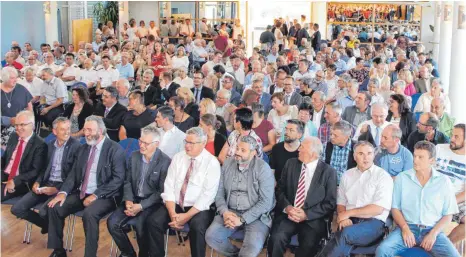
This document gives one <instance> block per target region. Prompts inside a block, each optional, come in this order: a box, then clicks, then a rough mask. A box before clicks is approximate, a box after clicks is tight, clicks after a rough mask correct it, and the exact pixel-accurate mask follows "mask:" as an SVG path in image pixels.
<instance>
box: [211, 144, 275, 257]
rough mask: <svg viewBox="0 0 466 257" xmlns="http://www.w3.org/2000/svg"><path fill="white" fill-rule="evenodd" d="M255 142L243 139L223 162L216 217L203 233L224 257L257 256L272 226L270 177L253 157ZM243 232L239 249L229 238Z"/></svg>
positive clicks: (273, 201)
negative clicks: (240, 231)
mask: <svg viewBox="0 0 466 257" xmlns="http://www.w3.org/2000/svg"><path fill="white" fill-rule="evenodd" d="M256 147H257V146H256V140H255V139H254V138H253V137H251V136H244V137H242V138H241V139H240V142H239V143H238V146H237V151H236V154H235V158H234V159H233V158H229V159H227V160H226V161H225V163H224V164H223V168H222V175H221V177H220V184H219V187H218V192H217V196H216V197H215V204H216V206H217V211H218V213H219V215H217V216H215V219H214V221H213V222H212V224H211V225H210V227H209V228H208V229H207V232H206V242H207V244H208V245H209V246H210V247H212V248H213V249H215V250H216V251H217V252H219V253H220V254H222V255H224V256H238V255H239V256H258V255H259V254H260V252H261V250H262V247H263V246H264V242H265V240H266V239H267V236H268V234H269V230H270V227H271V226H272V218H271V216H270V211H271V210H272V209H273V207H274V203H275V199H274V186H275V185H274V182H275V180H274V177H273V173H272V170H271V169H270V167H269V165H268V164H267V163H265V162H264V161H263V160H262V159H260V158H257V157H256V151H255V149H256ZM239 229H243V230H244V231H245V237H244V240H243V245H242V247H241V249H238V248H237V247H236V246H234V245H233V244H231V242H230V241H229V239H228V238H229V237H230V236H231V235H232V234H233V233H235V232H236V231H237V230H239Z"/></svg>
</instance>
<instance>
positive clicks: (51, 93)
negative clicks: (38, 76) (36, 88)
mask: <svg viewBox="0 0 466 257" xmlns="http://www.w3.org/2000/svg"><path fill="white" fill-rule="evenodd" d="M42 80H43V81H44V84H43V86H42V89H41V98H43V99H45V107H43V108H39V110H37V111H38V113H39V114H40V116H39V118H40V119H41V120H42V121H43V122H44V123H45V125H46V126H47V127H50V126H52V122H53V121H54V120H55V119H56V118H57V117H58V116H59V115H60V114H61V113H63V111H64V109H63V104H64V103H67V102H68V91H67V90H66V85H65V83H63V81H62V80H61V79H59V78H57V77H55V76H54V75H53V71H52V69H50V68H45V69H43V70H42Z"/></svg>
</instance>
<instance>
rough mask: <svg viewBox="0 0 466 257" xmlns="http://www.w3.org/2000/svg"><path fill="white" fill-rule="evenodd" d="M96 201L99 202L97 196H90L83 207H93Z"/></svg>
mask: <svg viewBox="0 0 466 257" xmlns="http://www.w3.org/2000/svg"><path fill="white" fill-rule="evenodd" d="M95 200H97V197H96V196H95V195H89V196H88V197H86V199H84V202H83V205H84V206H85V207H87V206H89V205H91V204H92V203H93V202H94V201H95Z"/></svg>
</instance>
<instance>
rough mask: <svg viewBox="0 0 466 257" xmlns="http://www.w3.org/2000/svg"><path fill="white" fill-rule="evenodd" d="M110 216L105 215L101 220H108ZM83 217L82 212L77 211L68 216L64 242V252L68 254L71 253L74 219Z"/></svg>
mask: <svg viewBox="0 0 466 257" xmlns="http://www.w3.org/2000/svg"><path fill="white" fill-rule="evenodd" d="M110 214H112V213H111V212H110V213H109V214H107V215H105V216H104V217H103V218H102V219H101V220H104V219H106V218H108V216H110ZM83 215H84V210H82V211H78V212H76V213H74V214H70V215H69V216H68V226H67V229H66V230H67V232H66V241H65V247H64V248H65V250H68V251H69V252H72V251H73V241H74V229H75V227H76V218H77V217H81V218H82V217H83ZM70 229H71V238H70ZM68 243H69V248H68Z"/></svg>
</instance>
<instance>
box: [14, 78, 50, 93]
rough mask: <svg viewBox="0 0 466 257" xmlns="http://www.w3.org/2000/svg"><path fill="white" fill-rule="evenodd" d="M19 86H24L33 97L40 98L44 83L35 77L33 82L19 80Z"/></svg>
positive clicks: (24, 79)
mask: <svg viewBox="0 0 466 257" xmlns="http://www.w3.org/2000/svg"><path fill="white" fill-rule="evenodd" d="M18 84H20V85H23V86H24V87H25V88H26V89H27V90H28V91H29V93H31V95H32V96H40V93H41V92H42V87H43V85H44V81H42V80H41V79H40V78H38V77H34V78H33V79H32V81H31V82H29V81H27V80H26V78H22V79H20V80H18Z"/></svg>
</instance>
